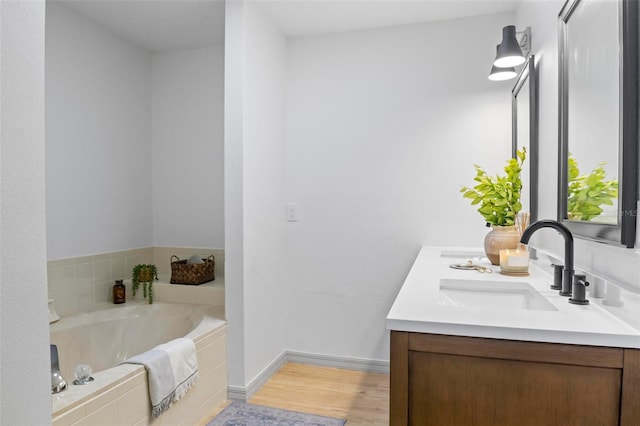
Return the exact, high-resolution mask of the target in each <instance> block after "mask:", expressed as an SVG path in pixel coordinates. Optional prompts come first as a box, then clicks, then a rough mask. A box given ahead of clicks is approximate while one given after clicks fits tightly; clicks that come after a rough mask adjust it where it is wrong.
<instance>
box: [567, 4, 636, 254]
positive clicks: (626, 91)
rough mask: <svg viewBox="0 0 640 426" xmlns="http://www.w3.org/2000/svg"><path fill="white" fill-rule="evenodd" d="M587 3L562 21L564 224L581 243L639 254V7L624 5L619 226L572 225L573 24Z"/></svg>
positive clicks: (621, 19)
mask: <svg viewBox="0 0 640 426" xmlns="http://www.w3.org/2000/svg"><path fill="white" fill-rule="evenodd" d="M580 1H581V0H567V1H566V2H565V4H564V6H563V7H562V10H561V11H560V14H559V20H558V24H559V26H558V36H559V46H558V59H559V64H558V65H559V67H558V69H559V75H558V83H559V93H558V101H559V105H558V113H559V114H558V115H559V117H558V118H559V122H558V142H559V143H558V151H559V152H558V221H560V222H562V223H563V224H564V225H566V226H567V227H568V228H569V229H570V230H571V232H572V233H573V234H574V235H575V236H577V237H580V238H584V239H589V240H593V241H598V242H603V243H607V244H613V245H622V246H624V247H627V248H633V247H634V244H635V239H636V218H637V215H638V207H637V195H638V1H637V0H619V1H618V4H619V23H620V28H619V35H620V36H619V39H620V52H621V53H620V91H619V98H620V99H619V105H620V114H619V115H620V117H619V120H620V124H619V132H618V134H619V141H618V146H619V149H618V158H619V162H618V181H619V193H618V223H617V224H616V225H609V224H601V223H591V222H580V221H573V220H569V219H568V215H567V196H568V194H567V191H568V189H567V185H568V182H567V181H568V143H569V142H568V141H569V134H568V124H567V119H568V113H569V106H568V84H569V81H568V64H567V59H566V58H567V55H569V52H568V51H567V50H568V49H567V47H568V40H567V23H568V22H569V19H570V18H571V15H572V14H573V12H574V11H575V9H576V7H577V6H578V4H579V3H580Z"/></svg>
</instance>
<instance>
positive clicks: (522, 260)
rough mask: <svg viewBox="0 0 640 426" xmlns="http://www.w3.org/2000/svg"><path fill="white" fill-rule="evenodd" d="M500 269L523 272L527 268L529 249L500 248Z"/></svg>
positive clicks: (509, 271)
mask: <svg viewBox="0 0 640 426" xmlns="http://www.w3.org/2000/svg"><path fill="white" fill-rule="evenodd" d="M500 269H501V270H502V271H503V272H508V273H525V272H527V271H528V270H529V251H527V250H519V249H503V250H500Z"/></svg>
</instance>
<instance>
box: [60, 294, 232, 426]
mask: <svg viewBox="0 0 640 426" xmlns="http://www.w3.org/2000/svg"><path fill="white" fill-rule="evenodd" d="M223 314H224V313H223V309H222V308H220V307H211V306H206V305H185V304H176V303H160V302H155V303H153V304H152V305H149V304H146V303H144V302H127V303H126V304H125V305H109V306H108V307H106V308H105V309H103V310H99V311H96V312H91V313H86V314H81V315H77V316H73V317H69V318H63V319H62V320H60V321H59V322H56V323H54V324H51V327H50V330H51V344H55V345H57V346H58V357H59V359H60V370H61V372H62V375H63V377H64V378H65V380H66V381H67V383H68V384H69V388H68V389H67V390H65V391H64V392H61V393H59V394H55V395H52V406H53V423H54V424H56V425H64V424H72V423H73V424H76V422H78V421H79V419H81V420H82V419H84V420H82V421H80V423H79V424H83V423H84V424H97V423H100V419H101V418H100V417H96V415H95V413H98V415H99V414H100V404H99V403H96V400H98V399H99V398H100V397H101V396H104V397H105V398H104V399H105V409H104V410H103V411H104V414H105V415H108V417H105V419H108V420H109V421H110V423H111V424H114V425H115V424H117V425H127V424H131V425H133V424H136V423H139V422H140V421H141V420H142V419H141V416H143V417H144V416H146V417H147V423H148V422H149V420H150V418H149V407H148V405H149V402H148V395H147V387H146V386H147V384H146V372H145V371H144V367H142V366H138V365H131V364H123V365H119V364H120V363H121V362H122V361H124V360H125V359H127V358H129V357H131V356H133V355H136V354H139V353H142V352H145V351H147V350H149V349H151V348H153V347H154V346H156V345H158V344H160V343H165V342H168V341H170V340H173V339H175V338H178V337H185V336H186V337H189V338H191V339H193V340H194V342H195V343H196V350H197V354H198V364H199V369H200V379H199V380H198V381H197V382H196V386H195V387H194V388H192V390H191V391H189V393H188V394H187V396H186V397H185V398H184V399H183V400H187V403H183V401H179V402H178V403H177V404H176V405H174V407H172V408H171V409H170V410H169V411H168V412H167V413H165V414H163V416H161V417H160V418H159V419H158V420H156V421H154V425H156V424H162V418H163V417H164V418H165V421H167V422H168V423H167V424H171V421H170V419H171V418H172V417H175V418H180V419H181V420H184V419H186V418H188V417H189V416H188V414H190V415H193V411H194V410H197V409H203V408H202V407H195V406H192V405H193V404H189V402H188V401H189V400H191V401H195V402H194V403H195V405H202V404H204V403H205V401H206V403H207V404H215V401H212V400H211V399H212V397H214V395H212V394H211V393H215V394H216V398H215V399H216V400H218V399H221V398H222V396H223V398H222V399H221V400H222V401H224V400H226V374H227V373H226V342H225V341H226V336H225V332H226V330H225V329H226V326H225V325H226V322H225V321H224V320H223V319H222V318H224V317H223ZM220 352H222V353H220ZM79 364H89V365H91V367H92V369H93V372H94V374H93V377H94V378H95V380H94V381H93V382H91V383H89V384H87V385H82V386H74V385H71V383H72V382H73V380H74V368H75V366H77V365H79ZM209 382H212V383H214V384H215V385H214V384H212V383H209ZM223 388H224V389H223ZM133 389H138V392H137V394H136V395H134V394H130V392H131V391H132V390H133ZM199 390H202V392H204V393H205V394H204V395H198V391H199ZM202 392H201V393H202ZM109 393H112V394H113V395H107V394H109ZM125 394H126V396H125ZM138 394H139V395H138ZM217 394H220V395H217ZM222 394H224V395H222ZM114 398H115V401H116V403H117V400H118V398H120V399H122V404H121V405H122V407H118V408H117V409H116V408H114V407H115V406H114V405H113V404H114ZM132 398H138V402H137V403H135V404H133V403H132ZM86 404H91V405H90V407H85V406H84V405H86ZM179 406H183V408H185V410H184V411H185V414H177V413H176V411H179V410H176V408H178V407H179ZM140 407H143V408H144V409H140ZM210 408H211V409H213V408H215V407H210ZM172 411H173V412H174V415H171V413H172ZM114 413H117V417H118V418H117V420H116V419H114V418H113V416H114ZM203 415H204V414H203ZM92 416H93V417H92ZM165 416H166V417H165ZM85 417H86V418H85ZM167 419H169V420H167ZM194 420H196V421H197V420H198V419H197V418H194ZM143 423H144V422H143Z"/></svg>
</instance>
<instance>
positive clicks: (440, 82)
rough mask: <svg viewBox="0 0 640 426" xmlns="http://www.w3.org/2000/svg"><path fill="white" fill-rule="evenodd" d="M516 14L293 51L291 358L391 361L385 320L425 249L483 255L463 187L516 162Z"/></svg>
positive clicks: (333, 40)
mask: <svg viewBox="0 0 640 426" xmlns="http://www.w3.org/2000/svg"><path fill="white" fill-rule="evenodd" d="M512 21H513V17H512V15H510V14H500V15H489V16H480V17H476V18H470V19H459V20H451V21H442V22H434V23H425V24H420V25H408V26H401V27H390V28H384V29H378V30H367V31H358V32H349V33H338V34H333V35H322V36H314V37H306V38H296V39H292V40H290V41H289V46H288V47H289V50H288V62H287V71H288V76H287V77H288V80H287V87H286V90H287V152H286V157H287V197H288V201H289V202H294V203H297V204H298V206H299V211H300V221H299V222H297V223H291V224H289V232H288V237H289V246H288V253H289V257H288V262H287V290H288V299H287V309H288V317H287V327H288V336H287V337H288V340H287V347H288V349H291V350H295V351H302V352H311V353H319V354H329V355H334V356H336V355H337V356H346V357H353V358H365V359H379V360H388V357H389V338H388V333H387V332H386V331H385V317H386V314H387V312H388V310H389V308H390V306H391V304H392V303H393V299H394V297H395V295H396V293H397V291H398V290H399V288H400V286H401V284H402V282H403V280H404V278H405V276H406V274H407V272H408V270H409V268H410V266H411V264H412V262H413V260H414V258H415V256H416V254H417V252H418V249H419V247H420V246H422V245H456V246H463V245H467V246H469V245H471V246H481V245H482V241H483V238H484V235H485V234H486V232H487V229H486V228H485V227H484V221H483V220H482V217H481V216H480V214H478V213H477V212H476V211H475V210H476V208H475V207H473V206H471V205H470V204H469V202H468V200H465V199H463V198H462V197H461V194H460V193H459V189H460V187H461V186H463V185H470V184H473V180H472V179H473V177H474V176H475V171H474V169H473V164H476V163H477V164H481V165H483V166H485V167H486V168H487V169H488V170H489V171H490V172H491V173H495V172H498V171H501V169H502V167H503V166H504V164H505V161H506V160H507V159H508V158H510V156H511V135H510V131H511V103H510V91H511V87H512V85H513V81H511V82H491V81H489V80H488V79H487V75H488V73H489V70H490V66H491V62H492V61H493V58H494V56H495V46H496V44H497V43H499V41H500V37H501V30H502V27H503V26H504V25H507V24H510V23H511V22H512Z"/></svg>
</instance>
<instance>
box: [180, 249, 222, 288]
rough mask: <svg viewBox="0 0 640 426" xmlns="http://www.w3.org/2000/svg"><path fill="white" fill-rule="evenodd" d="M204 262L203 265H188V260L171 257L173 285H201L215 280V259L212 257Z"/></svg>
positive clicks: (204, 259)
mask: <svg viewBox="0 0 640 426" xmlns="http://www.w3.org/2000/svg"><path fill="white" fill-rule="evenodd" d="M174 258H175V260H174ZM202 260H203V261H204V262H203V263H187V259H183V260H180V258H179V257H178V256H176V255H173V256H171V284H188V285H199V284H202V283H206V282H208V281H212V280H214V279H215V274H214V266H215V258H214V257H213V255H211V256H209V257H207V258H203V259H202Z"/></svg>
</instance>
